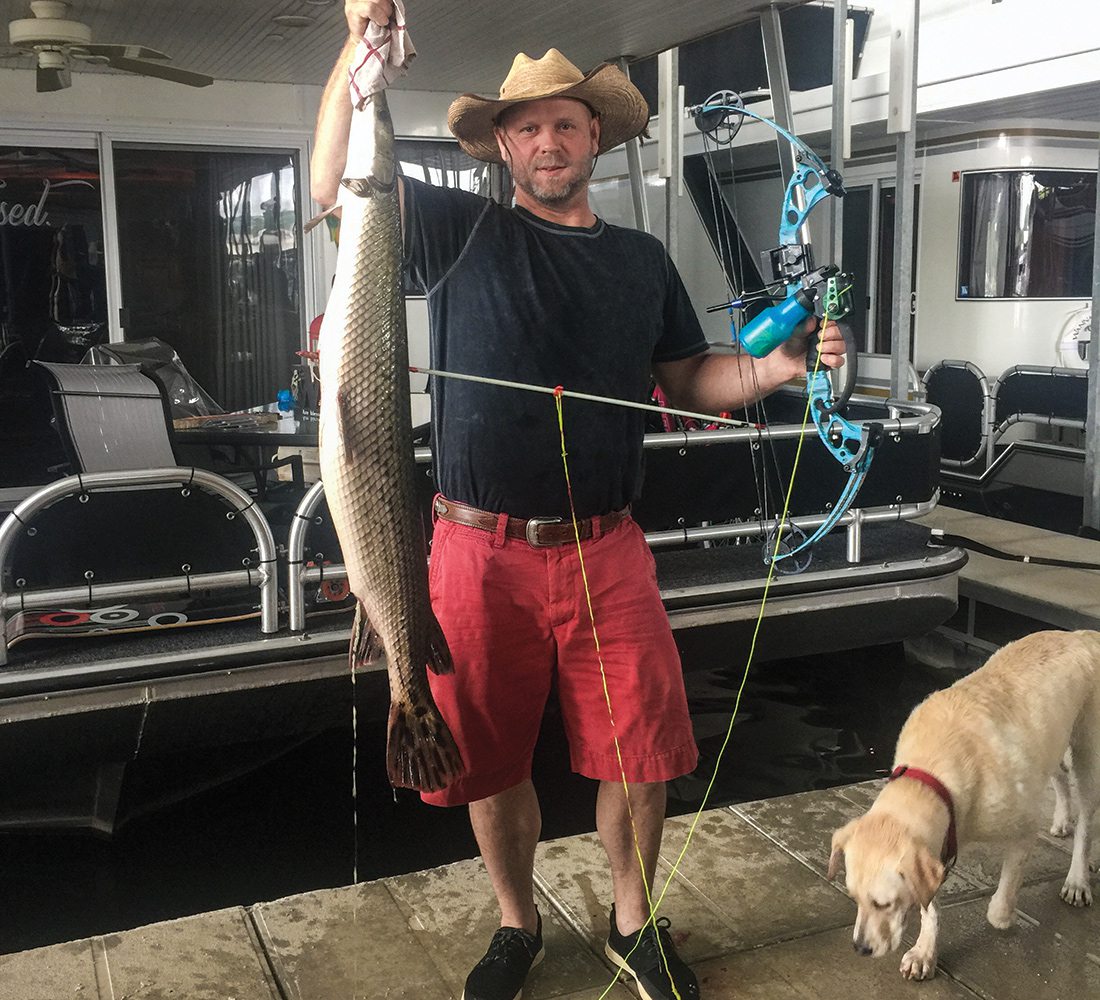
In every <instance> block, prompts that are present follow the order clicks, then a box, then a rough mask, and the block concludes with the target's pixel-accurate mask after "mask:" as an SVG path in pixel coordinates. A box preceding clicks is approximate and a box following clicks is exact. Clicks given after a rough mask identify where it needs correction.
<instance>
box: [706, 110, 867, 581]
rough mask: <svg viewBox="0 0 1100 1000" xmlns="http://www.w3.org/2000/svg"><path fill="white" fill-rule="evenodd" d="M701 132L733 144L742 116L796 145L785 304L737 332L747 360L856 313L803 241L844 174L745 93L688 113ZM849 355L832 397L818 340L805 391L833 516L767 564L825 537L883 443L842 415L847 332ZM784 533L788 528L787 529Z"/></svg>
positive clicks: (846, 287) (784, 233) (775, 266)
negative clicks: (832, 468)
mask: <svg viewBox="0 0 1100 1000" xmlns="http://www.w3.org/2000/svg"><path fill="white" fill-rule="evenodd" d="M688 113H689V114H691V115H692V116H693V118H694V119H695V124H696V126H697V127H698V129H699V131H700V132H701V133H703V134H704V136H707V137H709V138H711V139H712V140H714V141H715V142H716V143H718V144H719V145H728V144H729V143H731V142H732V141H733V137H734V136H735V135H736V134H737V131H738V129H739V128H740V127H741V124H742V122H743V121H744V119H746V118H749V119H752V120H754V121H758V122H761V123H762V124H764V125H767V126H768V127H769V128H772V129H774V130H775V132H776V133H778V134H779V135H780V136H782V137H783V138H784V139H786V141H787V142H789V143H790V144H791V145H792V146H794V148H795V170H794V172H793V173H792V174H791V177H790V179H789V180H788V181H787V187H786V190H785V192H784V196H783V208H782V211H781V213H780V221H779V246H778V247H776V248H775V249H773V250H768V251H766V252H765V254H764V257H765V261H766V263H767V264H768V265H769V267H770V270H771V272H772V277H773V279H774V284H779V283H781V284H782V285H783V286H784V287H785V295H784V297H783V298H782V299H781V301H779V302H777V303H775V304H774V305H771V306H769V307H768V308H766V309H765V310H764V311H763V312H761V313H759V314H758V315H757V316H755V317H754V318H753V319H751V320H750V321H749V322H748V323H746V324H745V325H744V326H743V327H742V328H741V329H740V331H738V332H737V333H736V334H735V338H736V340H737V342H738V343H739V344H740V345H741V347H742V348H743V349H744V350H746V351H747V352H748V353H749V354H750V355H752V356H753V357H756V358H761V357H764V356H765V355H766V354H769V353H770V352H771V351H772V350H774V349H775V348H776V347H778V346H779V345H780V344H782V343H783V342H784V341H786V340H787V339H788V338H790V337H791V336H793V335H794V333H795V332H796V330H797V329H798V328H799V327H800V326H801V325H802V323H803V322H804V321H805V320H806V319H807V318H808V317H809V316H810V315H811V314H815V315H817V317H818V318H819V319H822V320H824V319H826V318H827V319H829V320H840V319H842V318H843V317H844V316H846V315H848V313H849V312H851V309H852V295H851V286H852V279H851V276H850V275H847V274H844V273H842V272H841V271H840V270H839V269H838V268H837V267H835V266H833V265H827V266H824V267H818V268H815V267H814V258H813V248H812V246H811V245H810V243H809V242H803V241H802V238H801V233H802V227H803V225H804V224H805V222H806V219H807V218H808V216H809V214H810V212H811V211H813V209H814V208H815V207H816V206H817V205H818V204H819V203H820V202H822V201H823V200H824V199H825V198H828V197H829V196H831V195H835V196H836V197H843V196H844V182H843V179H842V178H841V176H840V174H839V173H838V172H837V171H836V170H833V169H831V168H830V167H828V166H827V165H826V164H825V162H824V161H823V160H822V159H821V157H820V156H818V154H817V153H816V152H814V151H813V150H812V149H811V148H810V147H809V146H807V145H806V143H804V142H803V141H802V140H801V139H799V138H798V136H796V135H793V134H792V133H791V132H789V131H787V130H786V129H785V128H783V126H781V125H780V124H779V123H778V122H774V121H772V120H771V119H770V118H765V117H764V116H763V115H760V114H758V113H757V112H755V111H752V110H751V109H749V108H746V107H745V104H744V101H743V100H742V98H741V97H740V95H738V94H736V93H734V92H732V91H719V92H718V93H716V94H712V95H711V96H710V97H708V98H707V100H706V101H704V102H703V103H702V104H700V105H697V106H695V107H692V108H689V109H688ZM745 301H746V300H745V299H744V298H740V299H736V300H733V301H731V302H727V303H725V304H724V305H722V306H716V307H714V308H715V309H728V310H730V312H731V315H732V310H733V309H734V308H737V307H739V306H741V305H744V304H745ZM844 337H845V343H846V347H847V354H848V364H847V366H846V379H845V384H844V387H843V388H842V390H841V391H840V392H839V393H834V392H833V386H832V382H831V380H830V378H829V374H828V371H826V370H824V369H822V368H821V366H820V358H819V356H818V352H817V349H816V342H815V344H814V346H812V347H811V348H810V350H809V351H808V352H807V355H806V393H807V397H808V409H809V413H810V414H811V416H812V418H813V421H814V425H815V427H816V428H817V433H818V436H819V437H820V439H821V441H822V443H823V444H824V445H825V447H826V448H827V449H828V451H829V453H830V454H831V455H832V456H833V458H835V459H836V460H837V461H838V462H839V463H840V464H841V466H842V467H843V468H844V470H845V471H846V472H847V473H848V480H847V482H846V483H845V485H844V488H843V489H842V490H841V492H840V495H839V496H838V498H837V500H836V502H835V504H834V505H833V507H832V509H831V510H830V512H829V515H828V516H827V517H826V518H825V520H824V521H823V522H822V523H821V525H820V526H819V527H818V528H817V529H816V530H815V531H814V532H813V534H811V535H809V536H805V537H803V538H802V540H801V541H799V542H798V543H797V544H795V545H791V544H790V543H788V544H787V546H786V548H785V550H784V551H782V552H774V553H773V552H772V551H766V552H765V556H764V560H765V562H769V561H772V560H774V561H776V562H778V561H779V560H783V559H790V558H791V557H793V556H795V555H797V554H798V553H801V552H804V551H806V550H807V549H809V548H810V547H811V546H812V545H814V544H815V543H816V542H818V541H819V540H820V539H822V538H824V537H825V535H827V534H828V533H829V532H830V531H832V529H833V528H834V527H836V525H837V524H838V523H839V522H840V520H841V519H842V518H843V517H844V515H845V514H846V513H847V512H848V510H849V509H850V508H851V506H852V504H853V502H854V501H855V499H856V496H857V494H858V493H859V490H860V487H861V486H862V485H863V482H864V480H865V479H866V478H867V472H868V470H869V469H870V467H871V462H872V460H873V459H874V455H875V450H876V448H877V447H878V445H879V442H880V441H881V440H882V435H883V430H882V425H881V424H879V423H876V422H874V421H860V422H853V421H851V420H849V419H847V418H846V417H845V416H843V415H842V414H841V412H840V411H841V409H842V408H843V407H844V406H845V404H846V403H847V402H848V399H849V397H850V396H851V394H852V390H853V389H854V388H855V381H856V374H857V372H856V368H857V365H856V356H857V352H856V349H855V345H854V343H853V341H852V338H851V335H850V333H849V332H848V331H846V330H845V331H844ZM787 530H790V529H789V528H788V529H787Z"/></svg>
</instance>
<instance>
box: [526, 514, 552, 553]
mask: <svg viewBox="0 0 1100 1000" xmlns="http://www.w3.org/2000/svg"><path fill="white" fill-rule="evenodd" d="M544 524H561V518H560V517H529V518H528V519H527V524H526V525H525V526H524V529H523V532H524V535H525V536H526V537H527V544H528V545H530V546H531V548H533V549H545V548H548V547H549V544H550V543H548V542H540V541H539V540H538V537H537V532H538V530H539V528H541V527H542V526H543V525H544Z"/></svg>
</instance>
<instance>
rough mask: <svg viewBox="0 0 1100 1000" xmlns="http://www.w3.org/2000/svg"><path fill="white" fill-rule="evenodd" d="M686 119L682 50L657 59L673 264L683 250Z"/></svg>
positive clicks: (661, 169) (660, 155) (661, 158)
mask: <svg viewBox="0 0 1100 1000" xmlns="http://www.w3.org/2000/svg"><path fill="white" fill-rule="evenodd" d="M683 117H684V109H683V100H682V98H681V96H680V58H679V49H668V50H667V51H666V52H662V53H661V54H660V55H658V56H657V124H658V129H659V131H658V142H657V164H658V166H657V172H658V174H659V175H660V176H661V177H663V178H665V249H666V250H667V251H668V255H669V256H670V257H671V258H672V259H673V260H676V256H677V250H678V249H679V245H678V244H679V226H678V224H677V223H678V222H679V219H678V212H679V202H678V201H677V198H679V196H680V189H681V187H682V185H683V176H684V164H683V142H682V138H683V131H684V124H683Z"/></svg>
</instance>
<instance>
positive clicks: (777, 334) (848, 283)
mask: <svg viewBox="0 0 1100 1000" xmlns="http://www.w3.org/2000/svg"><path fill="white" fill-rule="evenodd" d="M851 311H852V277H851V275H848V274H844V273H842V272H841V271H840V270H839V269H838V268H836V267H833V266H831V265H830V266H828V267H819V268H818V269H817V270H815V271H811V272H810V273H808V274H803V275H802V276H801V278H799V279H798V282H797V287H796V288H794V289H793V290H792V291H790V292H789V293H788V295H787V297H786V298H785V299H783V301H782V302H777V303H776V304H775V305H772V306H768V308H767V309H765V310H764V311H763V312H762V313H759V314H758V315H757V316H755V317H754V318H753V319H751V320H749V322H748V323H746V324H745V325H744V326H743V327H742V328H741V330H740V332H739V333H738V335H737V340H738V342H739V343H740V344H741V346H742V347H743V348H744V349H745V350H746V351H748V353H749V354H751V355H752V356H753V357H754V358H762V357H764V356H765V355H767V354H771V352H772V351H774V350H775V349H776V348H777V347H778V346H779V345H780V344H782V343H784V342H785V341H787V340H789V339H790V338H791V337H792V336H794V333H795V331H796V330H797V329H798V328H799V327H800V326H801V325H802V324H803V323H804V322H805V321H806V320H807V319H808V318H809V317H810V316H811V315H814V316H817V318H818V319H820V320H824V319H826V318H827V319H830V320H839V319H842V318H843V317H845V316H847V315H848V313H850V312H851ZM807 363H809V362H807Z"/></svg>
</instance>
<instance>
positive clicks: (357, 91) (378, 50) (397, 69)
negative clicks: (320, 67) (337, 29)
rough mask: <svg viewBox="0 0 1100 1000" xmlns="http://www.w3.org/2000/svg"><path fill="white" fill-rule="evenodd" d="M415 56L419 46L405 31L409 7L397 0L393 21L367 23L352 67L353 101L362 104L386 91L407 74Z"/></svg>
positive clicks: (349, 80)
mask: <svg viewBox="0 0 1100 1000" xmlns="http://www.w3.org/2000/svg"><path fill="white" fill-rule="evenodd" d="M415 55H416V49H415V48H413V43H412V40H411V39H410V38H409V33H408V31H406V30H405V6H404V4H403V3H402V2H401V0H393V16H392V17H391V18H390V23H389V24H387V25H385V26H384V27H383V26H380V25H377V24H375V23H374V22H373V21H369V22H368V23H367V30H366V32H365V33H364V35H363V40H362V41H361V42H360V43H359V45H358V47H357V48H356V50H355V56H354V57H353V58H352V61H351V65H350V66H349V67H348V84H349V86H350V87H351V100H352V103H353V104H354V105H355V106H356V107H360V106H361V105H362V103H363V101H364V100H366V98H368V97H370V96H371V94H377V93H378V91H380V90H385V88H386V87H388V86H389V85H390V84H391V83H393V81H394V80H396V79H398V78H399V77H401V76H403V75H404V73H405V71H406V70H407V69H408V68H409V63H410V62H412V57H413V56H415Z"/></svg>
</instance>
